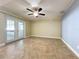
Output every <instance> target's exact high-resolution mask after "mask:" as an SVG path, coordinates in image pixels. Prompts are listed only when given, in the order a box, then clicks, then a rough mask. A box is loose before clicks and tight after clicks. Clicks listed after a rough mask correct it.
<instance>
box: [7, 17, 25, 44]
mask: <svg viewBox="0 0 79 59" xmlns="http://www.w3.org/2000/svg"><path fill="white" fill-rule="evenodd" d="M24 23H25V22H24V21H23V20H20V19H19V20H17V19H16V18H14V17H8V16H7V17H6V42H7V43H8V42H12V41H15V40H19V39H23V38H24V36H25V33H24V32H25V31H24V30H25V29H24Z"/></svg>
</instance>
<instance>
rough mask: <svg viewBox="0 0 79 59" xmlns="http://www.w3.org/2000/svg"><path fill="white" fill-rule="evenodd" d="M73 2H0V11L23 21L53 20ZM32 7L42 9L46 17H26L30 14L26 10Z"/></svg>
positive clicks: (23, 0) (63, 0) (44, 0)
mask: <svg viewBox="0 0 79 59" xmlns="http://www.w3.org/2000/svg"><path fill="white" fill-rule="evenodd" d="M73 1H74V0H0V9H1V10H4V11H6V12H8V13H11V14H15V15H16V16H19V17H23V18H24V19H30V20H34V19H35V20H37V19H53V18H54V17H57V16H61V15H62V14H61V13H60V12H61V11H64V12H65V11H66V10H67V9H68V8H69V7H70V6H71V4H72V3H73ZM32 6H38V7H42V8H43V10H42V11H41V12H43V13H45V14H46V16H44V17H43V16H39V17H38V18H35V17H33V16H28V15H27V14H28V13H30V12H29V11H27V10H26V8H32Z"/></svg>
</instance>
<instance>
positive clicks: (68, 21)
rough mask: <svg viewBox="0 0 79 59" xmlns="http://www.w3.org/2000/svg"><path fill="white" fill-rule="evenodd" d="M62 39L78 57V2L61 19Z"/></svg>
mask: <svg viewBox="0 0 79 59" xmlns="http://www.w3.org/2000/svg"><path fill="white" fill-rule="evenodd" d="M62 38H63V39H64V41H66V42H67V43H68V44H69V45H70V46H71V47H72V49H73V50H74V51H75V52H76V53H77V54H78V55H79V0H78V1H77V2H75V5H73V7H72V8H71V9H70V12H68V13H67V14H66V15H65V16H64V18H63V19H62Z"/></svg>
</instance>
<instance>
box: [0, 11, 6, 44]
mask: <svg viewBox="0 0 79 59" xmlns="http://www.w3.org/2000/svg"><path fill="white" fill-rule="evenodd" d="M4 39H5V18H4V14H2V13H0V44H3V43H4V42H5V40H4Z"/></svg>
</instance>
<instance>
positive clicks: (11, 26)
mask: <svg viewBox="0 0 79 59" xmlns="http://www.w3.org/2000/svg"><path fill="white" fill-rule="evenodd" d="M6 38H7V42H12V41H14V40H15V21H14V20H10V19H7V21H6Z"/></svg>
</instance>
